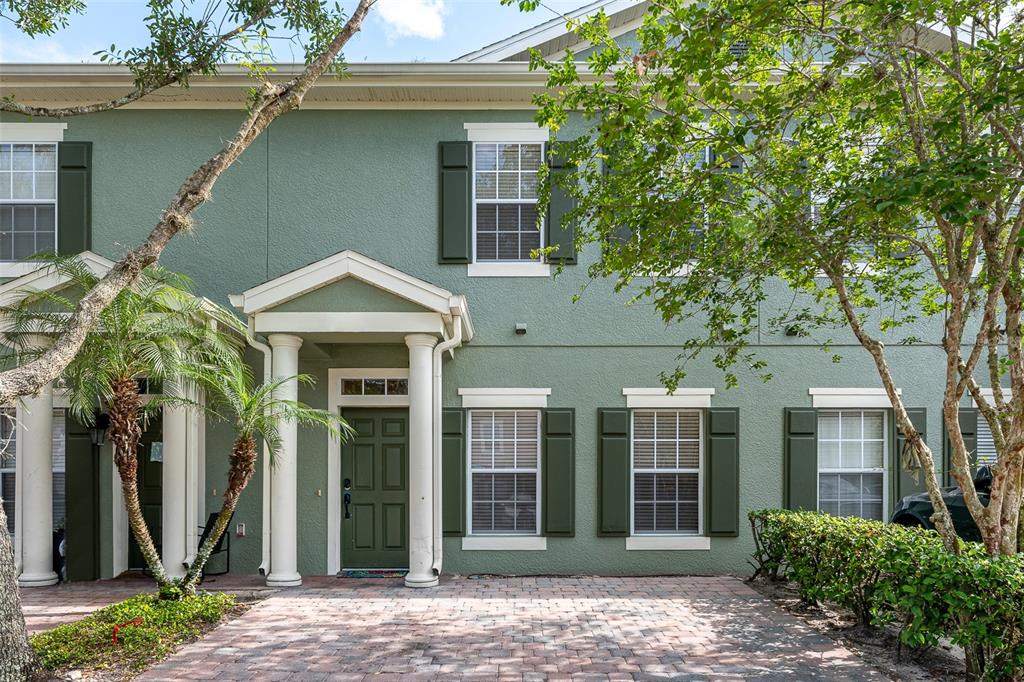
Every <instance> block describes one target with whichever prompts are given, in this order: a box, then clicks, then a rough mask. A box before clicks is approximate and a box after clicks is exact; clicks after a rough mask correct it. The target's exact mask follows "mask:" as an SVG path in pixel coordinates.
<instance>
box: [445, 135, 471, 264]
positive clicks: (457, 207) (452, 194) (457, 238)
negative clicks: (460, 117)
mask: <svg viewBox="0 0 1024 682" xmlns="http://www.w3.org/2000/svg"><path fill="white" fill-rule="evenodd" d="M439 156H440V164H441V229H440V239H439V244H438V256H437V261H438V262H439V263H469V262H471V261H472V259H473V254H472V248H473V235H472V225H473V220H472V193H473V144H472V143H471V142H442V143H441V144H440V149H439Z"/></svg>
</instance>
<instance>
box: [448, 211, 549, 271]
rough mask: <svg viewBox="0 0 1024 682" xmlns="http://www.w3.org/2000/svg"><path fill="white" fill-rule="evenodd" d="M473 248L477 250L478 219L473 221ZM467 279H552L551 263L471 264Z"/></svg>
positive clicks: (468, 266)
mask: <svg viewBox="0 0 1024 682" xmlns="http://www.w3.org/2000/svg"><path fill="white" fill-rule="evenodd" d="M473 248H474V250H475V249H476V219H475V218H474V220H473ZM474 257H475V254H474ZM466 276H467V277H550V276H551V265H550V264H549V263H541V262H537V263H525V262H524V263H501V262H493V263H492V262H485V263H469V264H468V265H466Z"/></svg>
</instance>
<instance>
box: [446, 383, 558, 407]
mask: <svg viewBox="0 0 1024 682" xmlns="http://www.w3.org/2000/svg"><path fill="white" fill-rule="evenodd" d="M459 395H460V396H462V406H463V407H478V408H489V409H502V408H504V409H510V410H511V409H530V408H533V409H544V408H545V407H547V406H548V396H549V395H551V389H550V388H460V389H459Z"/></svg>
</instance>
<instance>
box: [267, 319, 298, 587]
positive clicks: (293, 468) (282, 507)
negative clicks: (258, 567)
mask: <svg viewBox="0 0 1024 682" xmlns="http://www.w3.org/2000/svg"><path fill="white" fill-rule="evenodd" d="M267 340H268V341H270V347H271V348H272V349H273V351H274V365H273V376H274V379H275V380H276V379H282V378H285V377H292V378H291V379H290V380H289V381H286V382H285V383H284V384H282V385H281V387H280V389H279V390H278V397H279V398H282V399H284V400H298V399H299V384H298V381H296V380H295V378H294V377H295V376H296V375H297V374H298V373H299V348H300V347H301V346H302V339H301V338H299V337H298V336H292V335H290V334H271V335H270V336H269V337H268V339H267ZM278 428H279V435H280V437H281V446H280V449H279V450H278V453H277V462H276V465H275V466H274V467H272V468H271V476H272V479H273V482H272V484H271V490H272V493H271V494H272V495H273V501H272V503H271V507H270V514H271V528H272V531H271V535H270V575H268V576H267V585H268V586H269V587H298V586H299V585H301V584H302V576H301V575H299V571H298V526H297V520H298V517H297V512H296V495H297V492H298V491H297V490H296V485H297V484H298V466H297V462H296V458H297V456H298V433H297V429H296V425H295V422H294V421H291V420H288V421H282V422H281V425H280V426H279V427H278Z"/></svg>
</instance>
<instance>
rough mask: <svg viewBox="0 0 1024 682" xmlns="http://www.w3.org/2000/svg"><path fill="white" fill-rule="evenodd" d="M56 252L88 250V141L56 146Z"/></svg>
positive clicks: (90, 236) (90, 171)
mask: <svg viewBox="0 0 1024 682" xmlns="http://www.w3.org/2000/svg"><path fill="white" fill-rule="evenodd" d="M57 168H58V171H57V252H58V253H61V254H64V255H69V256H70V255H75V254H79V253H81V252H82V251H88V250H89V249H91V248H92V142H61V143H60V144H58V145H57Z"/></svg>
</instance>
